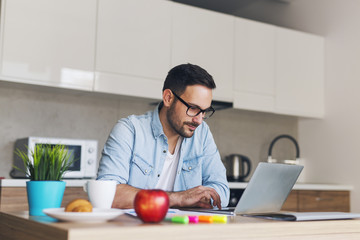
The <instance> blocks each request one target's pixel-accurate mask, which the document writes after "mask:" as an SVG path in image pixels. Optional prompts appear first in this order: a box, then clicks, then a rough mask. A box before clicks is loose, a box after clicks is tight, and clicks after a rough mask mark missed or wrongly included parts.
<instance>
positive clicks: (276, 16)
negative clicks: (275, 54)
mask: <svg viewBox="0 0 360 240" xmlns="http://www.w3.org/2000/svg"><path fill="white" fill-rule="evenodd" d="M290 2H291V3H290V4H278V5H276V4H270V3H266V5H261V6H260V5H258V6H252V8H251V9H245V10H242V12H240V13H239V14H238V15H242V16H246V17H250V18H252V19H256V20H260V21H264V22H269V23H272V24H277V25H280V26H284V27H289V28H294V29H298V30H302V31H307V32H311V33H315V34H319V35H323V36H325V37H326V41H325V52H326V54H325V78H326V80H325V82H326V85H325V104H326V116H325V119H323V120H304V119H302V120H300V121H299V142H300V147H301V155H302V156H303V157H304V158H306V159H307V176H308V180H309V181H311V182H325V183H340V184H350V185H353V186H354V191H353V192H352V196H351V210H352V211H354V212H360V173H359V172H360V154H359V149H360V26H359V23H360V14H359V13H360V1H359V0H293V1H290ZM304 97H306V96H304Z"/></svg>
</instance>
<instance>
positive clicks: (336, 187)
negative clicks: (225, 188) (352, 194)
mask: <svg viewBox="0 0 360 240" xmlns="http://www.w3.org/2000/svg"><path fill="white" fill-rule="evenodd" d="M247 184H248V183H247V182H229V187H230V188H231V189H245V188H246V186H247ZM293 190H329V191H351V190H353V186H351V185H340V184H325V183H296V184H295V185H294V187H293Z"/></svg>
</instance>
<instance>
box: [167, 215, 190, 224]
mask: <svg viewBox="0 0 360 240" xmlns="http://www.w3.org/2000/svg"><path fill="white" fill-rule="evenodd" d="M171 222H173V223H182V224H188V223H189V218H188V216H174V217H172V218H171Z"/></svg>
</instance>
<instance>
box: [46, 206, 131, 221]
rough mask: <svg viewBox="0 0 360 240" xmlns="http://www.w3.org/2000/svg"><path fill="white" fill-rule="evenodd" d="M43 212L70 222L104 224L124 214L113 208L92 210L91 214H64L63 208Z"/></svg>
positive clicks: (48, 209)
mask: <svg viewBox="0 0 360 240" xmlns="http://www.w3.org/2000/svg"><path fill="white" fill-rule="evenodd" d="M43 212H44V213H45V214H47V215H48V216H50V217H53V218H56V219H59V220H63V221H70V222H104V221H108V220H111V219H114V218H116V217H118V216H120V215H121V214H123V213H124V212H123V211H122V210H120V209H115V208H111V209H101V208H93V211H92V212H65V209H64V208H47V209H44V210H43Z"/></svg>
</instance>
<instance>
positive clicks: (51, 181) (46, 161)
mask: <svg viewBox="0 0 360 240" xmlns="http://www.w3.org/2000/svg"><path fill="white" fill-rule="evenodd" d="M15 154H16V155H18V156H19V157H20V158H21V159H22V161H23V163H24V169H20V168H17V167H16V166H14V167H15V168H17V169H18V170H20V171H23V172H24V173H25V174H26V176H27V177H29V178H30V181H27V182H26V191H27V196H28V204H29V215H30V216H45V214H44V213H43V209H45V208H58V207H60V206H61V202H62V198H63V196H64V192H65V182H64V181H62V178H63V175H64V173H65V172H66V171H68V169H69V167H70V166H71V165H72V164H73V162H74V161H75V160H72V159H71V158H70V156H71V153H70V152H69V151H68V149H67V148H65V146H64V145H61V144H58V145H50V144H37V145H35V147H34V149H33V150H31V151H30V154H28V152H27V151H26V152H24V151H21V150H19V149H16V150H15Z"/></svg>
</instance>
